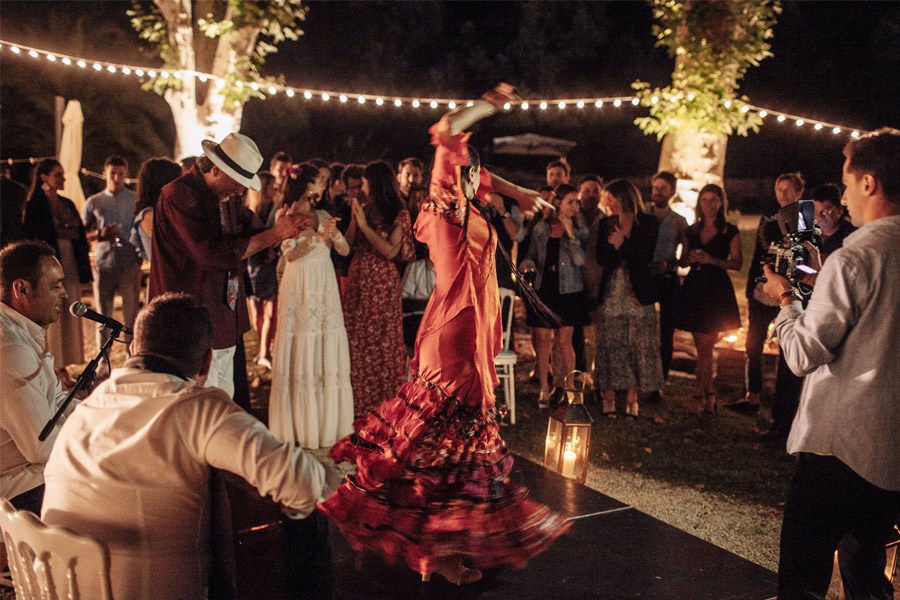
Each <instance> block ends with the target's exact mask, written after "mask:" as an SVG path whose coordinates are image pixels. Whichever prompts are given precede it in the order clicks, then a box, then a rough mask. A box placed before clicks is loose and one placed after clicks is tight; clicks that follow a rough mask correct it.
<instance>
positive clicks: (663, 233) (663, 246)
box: [650, 208, 688, 271]
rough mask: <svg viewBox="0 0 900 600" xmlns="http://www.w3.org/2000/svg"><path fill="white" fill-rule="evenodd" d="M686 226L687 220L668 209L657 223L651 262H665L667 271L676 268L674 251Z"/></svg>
mask: <svg viewBox="0 0 900 600" xmlns="http://www.w3.org/2000/svg"><path fill="white" fill-rule="evenodd" d="M650 214H651V215H652V214H653V213H652V212H651V213H650ZM654 216H655V215H654ZM687 226H688V224H687V219H685V218H684V217H682V216H681V215H679V214H678V213H677V212H675V211H674V210H672V209H671V208H670V209H669V213H668V214H667V215H666V216H665V217H663V219H662V221H660V222H659V237H658V238H656V249H655V250H654V251H653V262H663V261H665V262H666V263H668V264H667V265H666V270H667V271H674V270H675V268H676V267H677V265H676V264H675V251H676V250H677V249H678V244H679V243H680V242H681V238H682V237H683V236H684V231H685V229H687Z"/></svg>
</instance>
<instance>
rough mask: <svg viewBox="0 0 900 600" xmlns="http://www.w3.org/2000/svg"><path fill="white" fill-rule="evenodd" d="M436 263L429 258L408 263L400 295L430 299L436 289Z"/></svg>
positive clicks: (409, 297) (405, 298)
mask: <svg viewBox="0 0 900 600" xmlns="http://www.w3.org/2000/svg"><path fill="white" fill-rule="evenodd" d="M434 285H435V274H434V265H432V264H431V261H430V260H429V259H427V258H422V259H419V260H416V261H413V262H411V263H409V264H408V265H406V269H405V270H404V271H403V280H402V281H401V292H400V297H401V298H403V299H404V300H428V299H429V298H430V297H431V293H432V292H433V291H434Z"/></svg>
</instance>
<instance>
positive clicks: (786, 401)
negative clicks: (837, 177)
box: [725, 173, 805, 441]
mask: <svg viewBox="0 0 900 600" xmlns="http://www.w3.org/2000/svg"><path fill="white" fill-rule="evenodd" d="M804 186H805V182H804V181H803V177H801V176H800V173H782V174H781V175H779V176H778V177H777V178H776V179H775V198H776V199H777V200H778V207H779V210H780V209H783V208H785V207H786V206H789V205H791V204H794V203H795V202H797V201H799V200H800V199H801V198H802V197H803V189H804ZM777 216H778V212H777V211H776V213H775V214H773V215H771V216H770V217H764V218H763V219H761V220H760V222H759V229H758V230H757V232H756V248H755V250H754V252H753V259H752V260H751V261H750V271H749V272H748V274H747V312H748V316H747V340H746V348H747V350H746V355H747V356H746V361H747V366H746V369H747V370H746V387H747V394H746V396H744V398H743V399H741V400H738V401H737V402H733V403H731V404H727V405H726V406H725V408H728V409H730V410H733V411H736V412H741V413H747V414H755V413H756V412H758V411H759V407H760V396H761V393H762V387H763V346H764V345H765V342H766V336H767V334H768V330H769V323H771V322H772V321H773V320H774V319H775V317H776V316H777V315H778V302H773V301H772V299H771V298H769V297H768V296H766V294H765V292H763V290H762V287H763V286H762V284H759V283H754V281H755V280H756V278H758V277H761V276H762V274H763V273H762V263H763V258H764V257H765V256H766V253H767V252H768V250H769V246H770V245H771V244H772V243H777V242H779V241H781V239H782V237H783V236H784V234H783V233H782V231H781V229H780V227H779V224H778V220H777ZM802 388H803V379H802V378H800V377H796V376H794V374H793V373H791V372H790V369H788V368H787V365H786V364H785V362H784V358H783V357H782V352H781V351H780V350H779V352H778V367H777V371H776V374H775V400H774V402H773V403H772V418H773V421H774V422H773V424H772V428H771V429H770V430H769V431H768V433H767V434H765V436H766V437H767V438H768V439H772V440H777V441H782V440H784V439H785V438H786V437H787V434H788V430H789V429H790V427H791V420H792V418H793V415H794V414H795V413H796V411H797V404H798V402H799V400H800V391H801V389H802Z"/></svg>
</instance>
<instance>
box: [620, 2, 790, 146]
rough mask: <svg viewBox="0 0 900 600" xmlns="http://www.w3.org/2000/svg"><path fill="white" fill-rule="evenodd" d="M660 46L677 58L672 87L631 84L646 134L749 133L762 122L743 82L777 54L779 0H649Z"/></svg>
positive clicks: (657, 43) (640, 124) (641, 82)
mask: <svg viewBox="0 0 900 600" xmlns="http://www.w3.org/2000/svg"><path fill="white" fill-rule="evenodd" d="M650 4H651V6H652V9H653V16H654V17H655V18H656V20H657V23H656V24H654V26H653V34H654V36H655V37H656V39H657V42H656V45H657V46H661V47H664V48H666V49H667V51H668V53H669V56H671V57H672V58H674V59H675V70H674V72H673V73H672V83H671V84H669V85H667V86H665V87H662V88H653V87H651V86H650V84H649V83H646V82H644V81H636V82H634V83H633V84H632V87H633V89H634V90H635V91H636V94H637V96H638V98H639V99H640V101H641V104H643V105H644V106H645V107H647V109H648V110H649V113H650V114H649V116H647V117H642V118H638V119H635V124H636V125H638V126H639V127H640V128H641V129H642V130H643V131H644V133H646V134H655V135H656V136H657V138H659V139H661V138H662V137H663V136H665V135H666V134H669V133H677V132H682V131H698V132H702V133H706V134H710V135H731V134H733V133H737V134H738V135H747V133H749V132H750V131H753V132H756V131H758V130H759V125H760V124H761V123H762V119H761V118H760V117H759V115H758V114H756V113H755V112H754V111H751V110H749V109H748V108H747V103H748V100H747V98H746V97H745V96H739V95H738V89H739V81H740V80H741V78H742V77H743V76H744V74H745V73H746V72H747V69H749V68H750V67H752V66H758V65H759V62H760V61H761V60H763V59H765V58H767V57H769V56H772V53H771V52H770V51H769V49H770V44H769V42H768V40H769V39H771V38H772V36H773V33H772V27H773V26H774V25H775V20H776V17H777V15H779V14H780V13H781V5H780V3H779V1H778V0H733V1H728V2H707V1H702V0H650Z"/></svg>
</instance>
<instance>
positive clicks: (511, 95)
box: [481, 83, 522, 108]
mask: <svg viewBox="0 0 900 600" xmlns="http://www.w3.org/2000/svg"><path fill="white" fill-rule="evenodd" d="M481 99H482V100H484V101H485V102H489V103H490V104H493V105H494V106H496V107H497V108H503V105H504V104H506V103H507V102H521V101H522V99H521V98H519V96H518V94H516V88H515V87H513V86H511V85H510V84H508V83H498V84H497V86H496V87H494V89H492V90H488V91H487V92H485V93H484V94H482V95H481Z"/></svg>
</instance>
